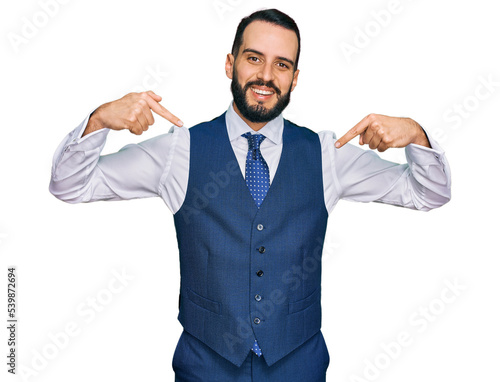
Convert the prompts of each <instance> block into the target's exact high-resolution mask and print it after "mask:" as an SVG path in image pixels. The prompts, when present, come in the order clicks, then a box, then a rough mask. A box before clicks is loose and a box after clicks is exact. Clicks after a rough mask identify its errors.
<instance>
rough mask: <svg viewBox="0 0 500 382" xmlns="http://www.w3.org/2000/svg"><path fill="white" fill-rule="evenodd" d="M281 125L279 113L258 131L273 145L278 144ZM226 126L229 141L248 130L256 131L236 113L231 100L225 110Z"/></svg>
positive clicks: (281, 120) (280, 139) (281, 116)
mask: <svg viewBox="0 0 500 382" xmlns="http://www.w3.org/2000/svg"><path fill="white" fill-rule="evenodd" d="M283 125H284V123H283V115H282V114H280V115H279V116H277V117H276V118H274V119H273V120H272V121H269V122H268V123H266V125H265V126H264V127H263V128H262V129H260V130H259V131H258V133H259V134H262V135H264V136H265V137H266V138H267V140H269V141H271V142H272V143H274V144H275V145H279V144H280V143H281V141H282V138H283ZM226 126H227V134H228V136H229V140H230V141H233V140H235V139H237V138H238V137H240V136H241V135H242V134H245V133H248V132H251V133H253V134H254V133H256V132H255V130H253V129H252V128H251V127H250V126H248V125H247V124H246V122H245V121H244V120H243V119H241V117H240V116H239V115H238V114H237V113H236V111H235V110H234V107H233V102H231V104H230V105H229V108H228V109H227V112H226Z"/></svg>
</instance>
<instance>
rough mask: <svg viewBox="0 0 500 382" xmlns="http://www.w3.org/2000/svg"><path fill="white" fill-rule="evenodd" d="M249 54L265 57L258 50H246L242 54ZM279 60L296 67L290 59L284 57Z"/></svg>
mask: <svg viewBox="0 0 500 382" xmlns="http://www.w3.org/2000/svg"><path fill="white" fill-rule="evenodd" d="M247 52H249V53H255V54H259V55H261V56H263V55H264V53H262V52H259V51H258V50H255V49H250V48H247V49H244V50H243V52H241V53H247ZM278 58H279V59H280V60H283V61H286V62H288V63H289V64H290V65H292V66H294V65H295V63H294V62H293V61H292V60H290V59H289V58H286V57H282V56H278Z"/></svg>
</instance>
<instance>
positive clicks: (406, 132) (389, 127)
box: [330, 115, 451, 211]
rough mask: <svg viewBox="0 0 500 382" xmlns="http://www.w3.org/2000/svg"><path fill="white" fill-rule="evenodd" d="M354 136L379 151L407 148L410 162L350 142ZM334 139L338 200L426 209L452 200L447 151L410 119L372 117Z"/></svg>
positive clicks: (334, 167) (332, 156)
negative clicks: (375, 202)
mask: <svg viewBox="0 0 500 382" xmlns="http://www.w3.org/2000/svg"><path fill="white" fill-rule="evenodd" d="M373 122H375V123H373ZM373 125H375V126H373ZM380 130H382V133H381V132H380ZM384 134H386V135H387V136H385V137H384ZM356 135H360V143H361V144H363V143H364V144H369V145H370V147H371V148H377V149H378V150H379V151H385V150H386V149H387V148H389V147H405V151H406V158H407V161H408V163H407V164H401V165H399V164H396V163H392V162H389V161H386V160H383V159H382V158H380V157H379V156H378V155H377V154H376V153H375V152H374V151H371V150H363V149H361V148H359V147H356V146H353V145H350V144H346V142H347V141H348V140H350V139H352V138H353V137H354V136H356ZM331 141H333V142H335V148H334V147H333V143H330V145H331V149H330V160H331V163H332V174H333V177H334V180H335V182H334V184H335V187H336V189H337V194H338V198H339V199H340V198H344V199H348V200H354V201H361V202H370V201H378V202H383V203H388V204H394V205H399V206H403V207H408V208H413V209H419V210H425V211H427V210H430V209H433V208H437V207H439V206H441V205H443V204H445V203H447V202H448V201H449V200H450V198H451V192H450V190H451V180H450V168H449V165H448V162H447V160H446V157H445V155H444V152H443V150H442V149H441V148H440V147H439V145H438V144H437V143H436V142H434V141H433V140H432V139H431V138H430V137H429V138H428V137H427V135H426V134H425V132H424V131H423V129H422V128H421V127H420V125H418V124H417V123H416V122H415V121H413V120H411V119H409V118H393V117H386V116H377V115H370V116H368V117H366V118H364V119H363V120H362V121H361V122H360V123H358V124H357V125H356V126H355V127H354V128H353V129H351V130H349V132H348V133H347V134H346V135H344V136H343V137H341V138H339V139H338V140H337V141H335V140H331ZM339 147H340V148H339Z"/></svg>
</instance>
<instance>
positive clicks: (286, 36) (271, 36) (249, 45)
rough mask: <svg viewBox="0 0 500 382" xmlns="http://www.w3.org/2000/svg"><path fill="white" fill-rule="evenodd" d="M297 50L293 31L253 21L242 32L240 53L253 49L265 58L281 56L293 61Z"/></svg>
mask: <svg viewBox="0 0 500 382" xmlns="http://www.w3.org/2000/svg"><path fill="white" fill-rule="evenodd" d="M298 48H299V43H298V40H297V35H296V34H295V32H294V31H292V30H289V29H285V28H283V27H281V26H279V25H273V24H270V23H268V22H265V21H254V22H252V23H250V24H249V25H248V26H247V27H246V29H245V31H244V32H243V43H242V44H241V48H240V52H241V51H243V50H245V49H253V50H256V51H259V52H262V53H263V54H264V55H266V56H281V57H286V58H288V59H290V60H293V61H295V59H296V57H297V50H298Z"/></svg>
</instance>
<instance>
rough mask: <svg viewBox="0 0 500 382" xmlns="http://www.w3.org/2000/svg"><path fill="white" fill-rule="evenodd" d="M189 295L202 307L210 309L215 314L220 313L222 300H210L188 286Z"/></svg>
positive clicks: (193, 301)
mask: <svg viewBox="0 0 500 382" xmlns="http://www.w3.org/2000/svg"><path fill="white" fill-rule="evenodd" d="M187 296H188V298H189V300H191V302H192V303H194V304H195V305H198V306H199V307H200V308H203V309H206V310H209V311H210V312H213V313H215V314H220V302H217V301H212V300H209V299H208V298H205V297H202V296H200V295H199V294H197V293H195V292H193V291H192V290H191V289H189V288H187Z"/></svg>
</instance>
